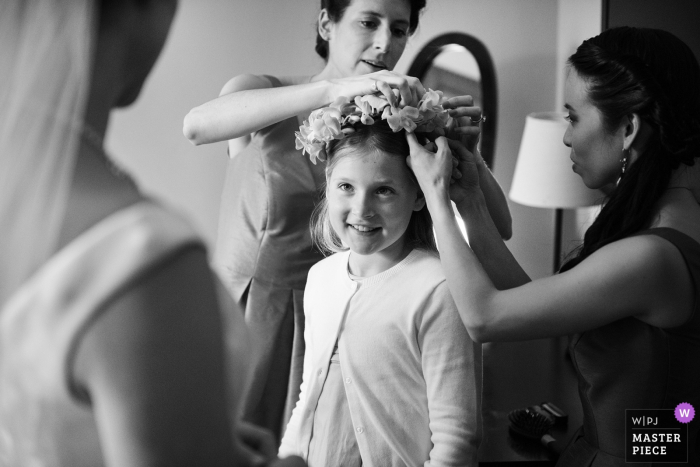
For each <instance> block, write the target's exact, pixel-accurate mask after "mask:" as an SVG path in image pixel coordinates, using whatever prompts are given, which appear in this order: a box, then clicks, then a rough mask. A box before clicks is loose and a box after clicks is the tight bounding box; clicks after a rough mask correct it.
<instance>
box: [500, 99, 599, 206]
mask: <svg viewBox="0 0 700 467" xmlns="http://www.w3.org/2000/svg"><path fill="white" fill-rule="evenodd" d="M564 117H565V114H564V113H563V112H537V113H532V114H530V115H528V116H527V119H526V120H525V130H524V131H523V139H522V141H521V143H520V152H519V153H518V161H517V163H516V165H515V174H514V175H513V183H512V185H511V188H510V194H509V196H510V199H511V200H513V201H515V202H516V203H519V204H524V205H526V206H534V207H538V208H576V207H582V206H592V205H594V204H597V203H598V202H599V201H600V200H601V199H602V198H603V194H602V192H600V191H598V190H591V189H589V188H587V187H586V185H584V184H583V181H582V180H581V177H579V176H578V175H576V174H575V173H574V172H573V170H572V168H571V166H572V162H571V159H570V158H569V155H570V154H571V149H570V148H568V147H566V146H564V143H563V141H562V140H563V138H564V133H565V132H566V127H567V125H568V123H567V122H566V121H565V120H564Z"/></svg>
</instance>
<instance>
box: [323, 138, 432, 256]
mask: <svg viewBox="0 0 700 467" xmlns="http://www.w3.org/2000/svg"><path fill="white" fill-rule="evenodd" d="M343 152H344V153H345V154H343V153H341V154H338V155H336V156H335V157H341V158H342V159H339V160H338V161H337V162H336V163H335V164H334V167H333V171H332V172H331V174H330V175H329V177H328V186H327V188H326V197H327V199H328V215H329V218H330V223H331V226H332V227H333V230H334V231H335V232H336V234H338V237H340V239H341V240H342V241H343V244H345V245H346V246H347V247H348V248H350V250H351V251H352V252H353V253H356V254H358V255H362V256H364V257H365V258H363V260H369V259H372V258H374V259H380V260H381V261H380V262H386V261H389V262H390V263H393V264H396V263H398V262H399V261H401V259H403V257H404V256H405V254H407V253H408V252H406V251H405V248H404V246H405V236H406V228H407V227H408V223H409V221H410V220H411V215H412V214H413V211H419V210H420V209H422V208H423V206H424V205H425V199H424V198H423V197H422V195H420V194H419V190H418V186H417V184H416V183H415V182H414V181H413V180H412V178H411V176H410V173H409V168H408V166H407V165H406V161H405V158H404V157H403V156H397V155H391V154H387V153H384V152H380V151H372V152H371V153H369V154H368V153H365V152H361V151H359V150H355V149H345V150H344V151H343Z"/></svg>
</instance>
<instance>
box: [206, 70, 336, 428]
mask: <svg viewBox="0 0 700 467" xmlns="http://www.w3.org/2000/svg"><path fill="white" fill-rule="evenodd" d="M267 78H268V79H270V81H271V82H272V83H273V85H274V86H275V87H279V86H281V83H280V81H279V80H278V79H277V78H274V77H271V76H268V77H267ZM298 130H299V122H298V120H297V118H296V117H292V118H288V119H286V120H282V121H281V122H278V123H275V124H273V125H270V126H269V127H267V128H263V129H261V130H259V131H258V132H256V133H255V134H253V136H252V138H251V141H250V143H249V144H248V146H247V147H246V148H245V149H244V150H243V151H241V152H240V153H239V154H237V155H235V157H233V159H231V160H230V161H229V163H228V168H227V172H226V179H225V183H224V190H223V193H222V196H221V211H220V214H219V231H218V237H217V246H216V251H215V255H214V267H215V268H216V269H217V270H218V271H219V273H220V275H221V276H222V278H223V280H224V283H225V284H226V286H227V287H229V289H230V290H231V292H232V293H233V296H234V298H235V299H236V300H237V302H238V305H239V306H240V307H241V308H242V309H244V310H245V320H246V323H247V324H248V327H249V329H250V334H251V336H252V337H253V339H254V340H255V341H256V342H257V343H258V344H259V347H260V348H261V352H262V353H261V357H260V358H259V360H258V361H257V362H256V363H255V365H254V374H253V381H252V383H251V390H250V392H249V394H248V397H247V398H246V399H245V402H244V407H245V412H244V418H245V419H246V420H248V421H250V422H253V423H255V424H257V425H261V426H264V427H266V428H268V429H270V430H272V432H273V433H274V434H275V435H276V436H277V439H278V440H279V439H280V438H281V433H282V432H283V430H284V427H285V426H286V423H287V421H288V420H289V417H290V416H291V410H292V409H293V408H294V405H295V404H296V401H297V400H298V399H299V386H300V385H301V373H302V368H303V365H304V363H303V359H304V337H303V336H304V310H303V297H304V287H305V285H306V276H307V274H308V272H309V269H310V268H311V266H312V265H314V264H315V263H316V262H318V261H319V260H321V259H323V256H322V255H321V253H320V252H318V251H317V250H316V249H314V248H313V247H312V244H311V235H310V233H309V220H310V218H311V213H312V212H313V209H314V206H315V205H316V204H317V203H318V201H319V187H320V186H322V185H323V182H324V180H325V178H324V168H325V164H317V165H314V164H312V163H311V162H310V160H309V158H308V157H306V156H304V155H303V154H302V153H301V151H299V150H297V149H296V148H295V145H294V140H295V138H294V132H295V131H298Z"/></svg>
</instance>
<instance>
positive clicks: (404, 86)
mask: <svg viewBox="0 0 700 467" xmlns="http://www.w3.org/2000/svg"><path fill="white" fill-rule="evenodd" d="M328 82H330V83H331V84H332V86H331V89H330V93H329V96H328V101H329V102H333V101H335V100H336V99H337V98H338V97H339V96H346V97H353V96H361V95H364V94H373V93H375V92H381V93H382V94H383V95H384V96H385V97H386V98H387V100H388V101H389V103H390V104H391V105H392V106H393V107H396V106H397V104H398V102H397V97H396V95H395V94H394V91H393V90H394V89H396V90H398V91H399V96H401V104H402V105H413V106H415V105H417V104H418V101H419V100H420V99H421V97H423V94H425V88H424V87H423V85H422V84H421V82H420V80H419V79H418V78H414V77H413V76H406V75H402V74H400V73H396V72H393V71H388V70H382V71H377V72H375V73H369V74H367V75H360V76H350V77H348V78H339V79H331V80H328Z"/></svg>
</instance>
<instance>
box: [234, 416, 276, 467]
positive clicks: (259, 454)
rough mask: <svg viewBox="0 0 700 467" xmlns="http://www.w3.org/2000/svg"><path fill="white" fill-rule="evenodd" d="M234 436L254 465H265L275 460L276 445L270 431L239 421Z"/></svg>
mask: <svg viewBox="0 0 700 467" xmlns="http://www.w3.org/2000/svg"><path fill="white" fill-rule="evenodd" d="M236 435H237V436H238V440H239V441H240V443H241V448H242V449H243V450H244V451H245V452H246V454H247V455H248V456H249V457H250V459H251V460H252V461H253V463H254V465H265V464H267V463H268V462H270V461H272V460H273V459H276V458H277V445H276V443H275V437H274V436H273V434H272V432H271V431H269V430H267V429H265V428H262V427H259V426H257V425H253V424H252V423H248V422H245V421H243V420H239V421H238V422H237V423H236Z"/></svg>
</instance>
